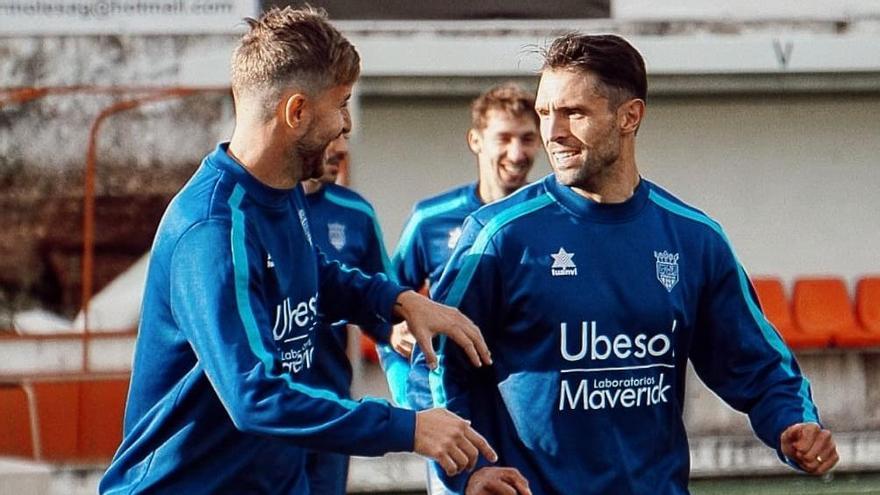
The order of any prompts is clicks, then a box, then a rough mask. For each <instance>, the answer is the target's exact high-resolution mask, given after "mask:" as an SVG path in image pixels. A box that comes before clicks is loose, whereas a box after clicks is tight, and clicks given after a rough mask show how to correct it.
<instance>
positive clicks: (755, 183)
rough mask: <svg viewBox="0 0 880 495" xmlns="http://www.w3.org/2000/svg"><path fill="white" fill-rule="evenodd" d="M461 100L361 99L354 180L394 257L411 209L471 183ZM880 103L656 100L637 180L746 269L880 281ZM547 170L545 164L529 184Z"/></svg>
mask: <svg viewBox="0 0 880 495" xmlns="http://www.w3.org/2000/svg"><path fill="white" fill-rule="evenodd" d="M467 104H468V101H467V100H466V99H431V100H418V99H403V98H399V99H390V98H382V99H379V98H367V99H365V100H364V101H363V104H362V107H361V127H360V135H359V137H358V140H359V141H358V142H356V143H355V145H354V146H355V148H354V153H355V156H354V165H353V173H352V185H353V186H354V187H355V188H356V189H358V190H359V191H361V192H362V193H363V194H364V195H365V196H367V198H368V199H370V200H371V201H372V202H373V203H374V205H375V206H376V209H377V212H378V214H379V218H380V220H381V221H382V224H383V228H384V230H385V238H386V241H387V245H388V247H389V249H393V248H394V246H395V245H396V242H397V239H398V237H399V235H400V231H401V227H402V224H403V221H404V220H405V218H406V216H407V215H408V213H409V209H410V208H411V206H412V204H413V202H415V201H416V200H418V199H421V198H423V197H425V196H428V195H430V194H435V193H436V192H439V191H441V190H444V189H446V188H448V187H452V186H454V185H457V184H460V183H462V182H465V181H469V180H473V178H474V177H475V176H476V169H475V167H476V165H475V163H474V159H473V157H472V156H471V155H470V154H469V152H468V151H467V148H466V145H465V141H464V137H463V136H464V132H465V130H466V129H467V126H468V110H467ZM877 115H880V96H860V97H857V96H851V95H849V96H848V95H840V96H833V95H828V96H808V97H801V96H785V97H778V96H766V97H765V96H749V97H691V98H668V97H667V98H657V99H653V100H651V101H650V102H649V106H648V117H647V121H646V122H645V125H644V126H643V128H642V130H641V131H640V133H639V138H638V140H639V155H638V162H639V165H640V167H641V169H642V173H643V174H644V175H645V176H646V177H648V178H650V179H651V180H653V181H655V182H658V183H659V184H661V185H663V186H664V187H666V188H667V189H669V190H670V191H672V192H673V193H675V194H677V195H678V196H679V197H681V198H682V199H684V200H685V201H688V202H690V203H692V204H694V205H695V206H697V207H699V208H700V209H702V210H704V211H706V212H707V213H708V214H709V215H711V216H713V217H714V218H716V219H717V220H718V221H720V222H721V223H722V225H724V226H725V229H726V230H727V233H728V235H729V237H730V238H731V240H732V241H733V243H734V245H735V246H736V248H737V252H738V254H739V256H740V258H741V260H742V262H743V264H744V265H745V266H746V268H747V270H748V271H749V272H750V273H755V274H758V273H761V274H777V275H780V276H782V277H783V278H784V279H787V280H791V279H792V278H793V277H794V276H797V275H804V274H816V273H828V274H836V275H841V276H844V277H847V278H849V279H854V278H855V277H857V276H859V275H862V274H865V273H868V272H880V254H878V253H880V249H878V246H880V194H878V191H880V139H878V138H880V118H877ZM548 171H549V166H548V165H547V162H546V160H545V158H544V157H543V155H542V156H541V158H540V161H539V163H538V164H536V167H535V173H533V176H541V175H543V174H544V173H546V172H548Z"/></svg>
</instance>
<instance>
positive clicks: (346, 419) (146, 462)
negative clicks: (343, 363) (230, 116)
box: [100, 8, 494, 494]
mask: <svg viewBox="0 0 880 495" xmlns="http://www.w3.org/2000/svg"><path fill="white" fill-rule="evenodd" d="M248 23H249V25H250V30H249V32H248V33H247V34H245V35H244V36H243V38H242V39H241V41H240V43H239V45H238V47H237V49H236V51H235V54H234V56H233V60H232V71H233V74H232V87H233V96H234V102H235V114H236V116H235V118H236V126H235V131H234V133H233V136H232V140H231V142H230V143H223V144H220V145H219V146H218V147H217V149H216V150H215V151H214V152H213V153H211V154H210V155H208V156H207V157H206V158H205V160H204V161H203V163H202V165H201V167H200V168H199V169H198V170H197V171H196V173H195V175H194V176H193V177H192V179H190V181H189V182H188V183H187V185H186V186H184V188H183V190H181V192H180V193H179V194H178V195H177V196H176V197H175V199H174V200H173V201H172V203H171V204H170V205H169V207H168V210H167V211H166V213H165V215H164V217H163V219H162V223H161V225H160V226H159V230H158V232H157V234H156V240H155V242H154V245H153V250H152V256H151V259H150V267H149V273H148V276H147V285H146V290H145V294H144V305H143V316H142V319H141V324H140V329H139V333H138V340H137V344H136V348H135V357H134V363H133V370H132V379H131V389H130V391H129V396H128V403H127V405H126V414H125V425H124V437H123V441H122V445H121V446H120V448H119V450H118V452H117V453H116V456H115V457H114V459H113V461H112V463H111V465H110V467H109V468H108V470H107V472H106V474H105V475H104V478H103V479H102V480H101V484H100V491H101V493H108V494H109V493H113V494H123V493H124V494H133V493H151V494H152V493H168V494H182V493H235V494H239V493H261V494H303V493H308V486H307V482H306V479H305V475H304V468H303V461H304V453H305V448H313V449H321V450H328V451H337V452H342V453H347V454H359V455H380V454H383V453H385V452H390V451H413V450H415V451H416V452H418V453H421V454H423V455H426V456H428V457H431V458H433V459H437V460H438V461H440V462H441V463H442V464H443V466H444V468H445V469H446V470H447V472H449V473H450V474H452V473H455V472H457V471H460V470H462V469H465V468H467V467H468V466H469V465H471V464H472V463H473V462H475V461H476V457H477V455H478V451H479V452H483V453H485V454H487V455H489V456H490V457H494V453H493V452H492V450H491V448H490V447H489V446H488V444H486V443H485V440H483V439H482V438H481V437H479V436H478V435H477V434H476V433H475V432H474V431H473V430H472V429H471V428H470V427H468V426H467V423H466V422H465V421H463V420H462V419H461V418H458V417H456V416H454V415H452V414H450V413H449V412H448V411H444V410H441V409H434V410H431V411H425V412H420V413H414V412H412V411H408V410H404V409H398V408H394V407H391V406H390V405H389V404H388V403H387V402H384V401H377V400H365V401H361V402H354V401H351V400H347V399H343V398H340V397H338V396H337V395H336V394H333V393H332V392H330V391H328V390H326V389H323V388H317V387H314V386H308V385H305V384H303V383H301V381H300V379H299V378H300V377H299V376H298V375H300V374H302V373H304V372H305V370H306V369H308V368H309V367H311V366H312V365H313V363H314V360H319V359H323V357H322V355H321V350H320V349H316V348H315V345H314V342H315V336H314V332H315V330H316V326H317V322H318V315H319V314H320V315H321V316H322V317H324V318H326V319H327V321H335V320H337V319H343V318H344V319H349V320H351V321H353V322H355V323H358V324H361V325H365V326H375V325H378V324H382V323H384V322H385V321H387V320H389V319H391V318H392V310H393V312H394V313H395V315H396V316H400V317H405V318H406V319H407V320H408V321H409V328H410V329H411V331H412V333H413V334H414V335H415V336H416V338H417V340H418V341H419V343H420V346H421V347H422V348H423V349H429V350H428V352H432V351H431V350H430V349H431V347H430V335H431V334H432V333H433V332H434V330H435V329H437V328H443V329H448V330H449V332H450V335H451V336H453V337H454V339H455V340H456V341H457V342H460V343H461V344H463V345H464V346H466V347H467V348H469V349H470V350H471V351H473V353H472V355H473V358H474V362H475V364H480V362H481V361H482V362H486V363H488V362H489V358H488V352H487V351H486V349H485V343H484V342H483V341H482V339H481V337H480V336H479V331H478V330H477V329H476V327H474V326H473V325H472V324H471V323H470V321H468V320H467V319H466V318H464V317H462V316H461V314H460V313H459V312H458V311H456V310H454V309H450V308H447V307H444V306H441V305H438V304H435V303H433V302H430V301H429V300H427V299H426V298H424V297H421V296H419V295H417V294H416V293H414V292H412V291H402V289H400V287H399V286H397V285H396V284H393V283H391V282H389V281H388V280H387V279H386V278H385V277H384V276H382V275H379V276H376V277H372V278H370V277H367V276H365V275H363V274H362V273H360V272H358V271H350V270H347V269H345V268H344V267H342V266H341V265H339V264H338V263H335V262H328V261H326V259H325V258H324V257H323V255H321V254H320V253H319V252H317V251H316V249H315V248H314V247H313V245H312V240H311V238H310V234H309V226H308V224H307V221H306V219H307V217H306V213H305V202H306V200H305V198H304V197H303V192H302V189H301V187H299V182H300V181H301V180H303V179H306V178H309V177H317V176H318V175H319V174H320V170H321V162H322V159H323V152H324V149H325V148H326V147H327V144H328V143H329V142H330V141H332V140H333V139H335V138H336V137H338V136H339V135H340V134H342V133H343V132H345V131H346V130H347V129H348V128H349V126H350V117H349V114H348V108H347V103H346V102H347V100H348V98H349V96H350V94H351V90H352V86H353V84H354V83H355V81H356V79H357V77H358V74H359V70H360V58H359V56H358V54H357V52H356V51H355V49H354V47H352V45H351V44H350V43H349V42H348V41H347V40H346V39H345V38H344V37H343V36H342V35H341V34H340V33H339V32H338V31H337V30H336V29H334V28H333V27H332V26H330V24H329V23H328V22H327V20H326V18H325V17H324V15H323V14H322V13H319V12H316V11H313V10H311V9H300V10H294V9H291V8H285V9H283V10H279V9H272V10H270V11H268V12H267V13H266V14H264V15H263V17H261V18H260V20H252V19H251V20H249V21H248ZM294 226H296V227H295V228H294ZM444 331H445V330H444ZM426 346H427V347H426Z"/></svg>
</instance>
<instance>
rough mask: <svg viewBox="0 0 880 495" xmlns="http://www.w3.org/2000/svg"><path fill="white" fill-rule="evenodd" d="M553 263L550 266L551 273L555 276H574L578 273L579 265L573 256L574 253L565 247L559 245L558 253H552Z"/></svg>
mask: <svg viewBox="0 0 880 495" xmlns="http://www.w3.org/2000/svg"><path fill="white" fill-rule="evenodd" d="M550 257H551V258H553V265H552V266H551V267H550V274H551V275H553V276H554V277H566V276H568V277H573V276H575V275H577V265H575V264H574V261H572V258H574V253H569V252H568V251H566V250H565V248H564V247H561V246H560V247H559V251H557V252H556V254H553V253H551V254H550Z"/></svg>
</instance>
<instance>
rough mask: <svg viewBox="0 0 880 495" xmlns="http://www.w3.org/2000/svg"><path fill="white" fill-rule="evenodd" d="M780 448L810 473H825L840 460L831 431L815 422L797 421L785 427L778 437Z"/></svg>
mask: <svg viewBox="0 0 880 495" xmlns="http://www.w3.org/2000/svg"><path fill="white" fill-rule="evenodd" d="M780 449H781V450H782V453H783V454H784V455H785V456H786V457H788V458H789V459H791V460H793V461H794V462H796V463H797V464H798V466H800V467H801V469H803V470H804V471H806V472H808V473H810V474H825V473H827V472H828V471H830V470H831V468H833V467H834V465H835V464H837V461H838V460H840V457H839V456H838V455H837V446H836V445H835V444H834V439H833V438H831V432H830V431H828V430H823V429H822V427H820V426H819V425H817V424H816V423H797V424H794V425H791V426H789V427H788V428H786V429H785V431H783V432H782V435H781V437H780Z"/></svg>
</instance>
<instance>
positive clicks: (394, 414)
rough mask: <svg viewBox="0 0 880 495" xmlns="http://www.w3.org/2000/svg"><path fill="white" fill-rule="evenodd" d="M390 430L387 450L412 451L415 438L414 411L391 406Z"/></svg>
mask: <svg viewBox="0 0 880 495" xmlns="http://www.w3.org/2000/svg"><path fill="white" fill-rule="evenodd" d="M391 424H392V425H393V427H392V429H391V431H389V432H388V434H389V438H388V447H389V449H388V451H389V452H413V451H414V449H415V438H416V412H415V411H411V410H409V409H401V408H399V407H392V408H391Z"/></svg>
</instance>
